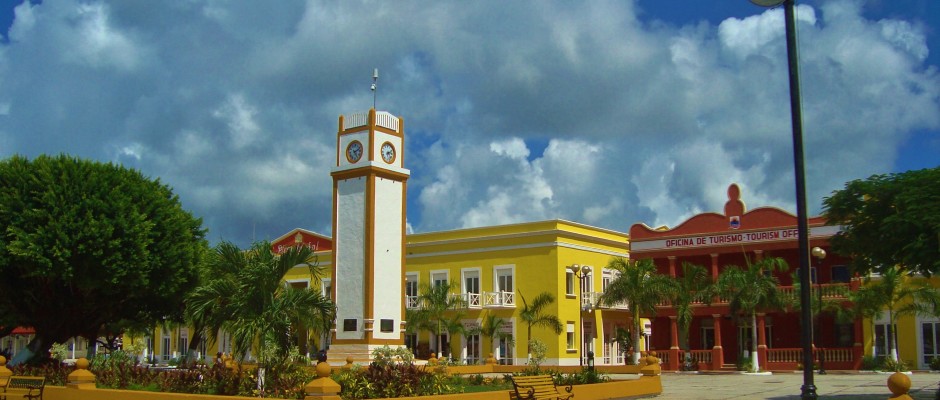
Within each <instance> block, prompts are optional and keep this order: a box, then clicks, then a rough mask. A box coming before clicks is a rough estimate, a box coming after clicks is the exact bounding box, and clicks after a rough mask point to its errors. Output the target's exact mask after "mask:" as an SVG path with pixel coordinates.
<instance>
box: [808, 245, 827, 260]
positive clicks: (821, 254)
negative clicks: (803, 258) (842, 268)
mask: <svg viewBox="0 0 940 400" xmlns="http://www.w3.org/2000/svg"><path fill="white" fill-rule="evenodd" d="M811 252H812V254H813V257H816V258H818V259H820V260H822V259H824V258H826V250H823V249H822V247H813V250H812V251H811Z"/></svg>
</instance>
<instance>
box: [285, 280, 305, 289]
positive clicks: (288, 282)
mask: <svg viewBox="0 0 940 400" xmlns="http://www.w3.org/2000/svg"><path fill="white" fill-rule="evenodd" d="M300 282H303V283H306V284H307V288H308V289H309V288H310V278H301V279H285V280H284V283H287V284H288V285H289V284H291V283H300Z"/></svg>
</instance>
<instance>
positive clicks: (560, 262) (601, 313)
mask: <svg viewBox="0 0 940 400" xmlns="http://www.w3.org/2000/svg"><path fill="white" fill-rule="evenodd" d="M292 234H293V231H292V233H289V234H287V235H285V236H283V237H292ZM405 247H406V254H405V260H406V262H405V282H404V298H403V299H383V300H386V301H389V302H392V301H401V302H404V304H405V307H406V309H417V308H420V307H421V304H419V302H418V301H417V298H418V296H419V290H420V288H421V287H422V286H424V285H434V284H439V283H441V282H448V283H450V284H451V287H452V293H451V294H452V296H454V297H457V298H460V299H461V300H462V304H464V308H463V309H462V310H456V311H454V312H452V313H451V317H452V316H453V315H455V314H456V313H458V312H459V313H461V314H463V317H462V318H461V322H462V323H463V326H464V327H465V329H466V330H467V331H469V332H472V331H473V330H474V328H478V327H480V326H481V324H482V323H483V319H484V318H485V317H486V316H487V315H489V314H492V315H494V316H496V317H497V318H499V319H501V320H502V321H503V324H502V327H501V328H500V332H501V333H502V335H494V337H486V336H483V335H481V334H479V333H476V334H454V335H453V337H451V336H450V334H448V333H444V334H443V335H442V336H443V337H442V338H441V342H443V343H444V344H443V346H441V347H442V349H443V354H444V355H445V356H448V357H450V358H453V359H455V360H459V361H461V362H466V363H470V364H478V363H482V362H483V360H484V359H485V358H486V357H488V356H489V354H490V353H493V355H494V357H496V358H497V359H498V360H499V362H501V363H504V364H519V363H525V361H526V359H527V354H526V335H527V326H526V325H525V324H524V323H523V322H522V321H521V320H520V319H519V313H520V311H521V310H522V307H523V304H524V303H523V298H525V299H528V300H531V299H533V298H535V297H536V296H538V295H539V294H540V293H542V292H548V293H550V294H552V295H553V296H554V297H555V302H553V303H552V304H551V305H550V306H549V307H548V308H546V309H545V310H544V313H546V314H551V315H556V316H558V318H559V319H560V320H561V322H562V325H563V327H564V329H563V331H562V333H561V334H560V335H556V334H555V333H554V332H553V331H551V330H550V329H547V328H540V327H533V329H532V339H539V340H541V341H542V342H543V343H545V344H546V345H547V346H548V352H547V354H546V362H545V364H547V365H578V364H579V363H581V362H582V361H584V362H586V360H580V359H579V357H584V356H586V354H587V352H589V351H593V352H594V353H595V354H596V358H595V363H596V364H597V365H603V364H622V363H623V357H622V355H621V353H620V352H619V351H618V349H617V347H616V344H615V343H613V338H614V336H615V329H616V327H623V328H626V327H627V326H628V317H629V314H628V313H627V310H626V308H625V307H615V308H609V307H599V306H598V304H597V298H598V296H599V295H600V293H601V292H603V289H604V287H605V286H606V285H607V284H608V283H609V282H610V281H611V280H612V279H613V278H614V277H615V275H614V272H613V271H610V270H606V269H605V268H604V267H605V266H606V265H607V263H608V261H609V260H610V259H611V257H627V255H628V247H629V242H628V240H627V235H626V234H624V233H621V232H616V231H611V230H606V229H601V228H596V227H592V226H588V225H584V224H579V223H574V222H569V221H563V220H550V221H540V222H531V223H521V224H512V225H500V226H491V227H483V228H471V229H458V230H452V231H443V232H431V233H421V234H411V235H407V236H406V246H405ZM317 255H318V260H319V263H320V265H321V266H326V267H328V266H329V265H330V264H331V263H332V254H331V252H330V251H321V252H317ZM573 265H579V266H581V268H580V269H579V270H578V273H577V274H576V273H575V272H574V271H573V270H572V268H571V266H573ZM585 271H588V272H585ZM579 277H583V279H579ZM286 280H287V281H288V282H292V283H294V284H300V285H303V284H304V282H309V275H308V273H307V270H306V269H305V268H297V269H296V271H295V272H292V273H291V274H289V275H288V276H287V277H286ZM331 282H332V279H331V278H326V279H324V280H323V282H321V285H322V286H321V289H322V290H324V291H325V292H331V291H332V290H331V289H332V283H331ZM383 284H393V283H391V282H389V283H383ZM404 339H405V343H406V345H407V346H408V347H410V348H412V349H414V350H415V352H416V353H418V355H419V356H426V355H427V354H428V353H429V352H434V353H438V354H440V353H441V350H442V349H441V348H438V340H437V339H436V338H434V337H433V334H432V333H431V332H428V331H423V332H417V333H416V334H412V333H409V334H405V338H404Z"/></svg>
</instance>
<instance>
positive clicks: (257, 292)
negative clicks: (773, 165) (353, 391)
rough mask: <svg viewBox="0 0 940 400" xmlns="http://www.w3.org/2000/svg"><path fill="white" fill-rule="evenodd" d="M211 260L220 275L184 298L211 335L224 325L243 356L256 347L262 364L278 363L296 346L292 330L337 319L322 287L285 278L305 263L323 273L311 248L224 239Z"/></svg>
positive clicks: (193, 316) (313, 272) (313, 273)
mask: <svg viewBox="0 0 940 400" xmlns="http://www.w3.org/2000/svg"><path fill="white" fill-rule="evenodd" d="M210 264H211V265H210V267H209V268H210V269H211V270H213V271H215V272H216V273H218V275H217V277H216V278H214V279H211V280H209V281H208V282H205V283H204V284H203V285H202V286H200V287H198V288H196V290H194V291H193V293H192V294H191V295H190V296H189V297H188V298H187V299H186V308H187V315H189V320H191V321H194V322H197V323H198V324H200V325H202V326H204V327H205V328H206V329H207V331H209V332H211V333H210V335H212V336H213V337H214V336H216V335H218V332H219V330H221V329H224V330H225V331H226V332H229V333H231V335H232V346H233V352H234V353H235V354H236V355H237V356H238V357H240V358H242V357H244V356H245V354H247V352H248V351H249V350H253V351H254V354H256V355H257V356H258V358H259V363H260V364H261V365H262V366H263V367H264V366H270V365H274V364H277V363H279V362H280V361H281V360H283V359H284V358H286V357H287V356H288V354H289V353H290V351H291V350H292V349H293V348H294V346H295V343H294V342H293V340H294V338H295V335H293V333H294V331H296V330H297V329H299V328H301V327H319V329H324V328H323V327H325V326H327V325H328V324H329V323H330V322H332V321H333V318H334V317H335V314H336V309H335V305H334V304H333V302H332V301H330V299H329V297H327V296H325V295H324V294H323V293H321V292H320V290H319V289H315V288H296V287H293V286H291V285H288V284H285V283H284V281H283V280H284V276H285V275H286V274H287V272H289V271H290V270H291V269H292V268H295V267H298V266H305V267H307V268H308V270H309V271H310V274H311V276H313V277H314V279H315V281H314V282H316V281H319V279H320V278H321V277H322V276H323V274H324V271H323V269H322V267H320V266H319V265H317V264H316V258H315V256H314V254H313V251H312V250H310V249H309V248H307V247H303V246H297V247H291V248H289V249H288V250H287V251H285V252H283V253H281V254H276V253H274V252H273V251H272V250H271V244H270V243H268V242H259V243H255V244H254V245H253V246H252V247H251V248H250V249H249V250H247V251H241V250H240V249H238V247H237V246H235V245H234V244H231V243H228V242H222V243H220V244H219V245H218V246H216V249H215V252H214V255H213V257H212V258H211V262H210Z"/></svg>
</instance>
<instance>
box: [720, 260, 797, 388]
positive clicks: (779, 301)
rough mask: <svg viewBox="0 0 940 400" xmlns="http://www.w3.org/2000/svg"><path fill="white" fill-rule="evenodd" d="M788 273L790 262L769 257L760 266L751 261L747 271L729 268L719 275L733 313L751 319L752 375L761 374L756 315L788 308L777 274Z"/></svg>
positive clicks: (734, 267) (737, 267)
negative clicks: (780, 289) (779, 272)
mask: <svg viewBox="0 0 940 400" xmlns="http://www.w3.org/2000/svg"><path fill="white" fill-rule="evenodd" d="M787 269H789V267H788V266H787V262H786V261H784V259H782V258H778V257H767V258H764V259H762V260H760V261H758V262H755V263H751V262H750V261H748V265H747V268H741V267H739V266H737V265H729V266H728V267H727V268H725V270H723V271H721V274H719V275H718V282H717V286H718V291H719V292H721V293H722V294H723V295H724V297H725V298H727V299H728V302H729V303H730V306H731V312H732V313H734V314H736V313H738V312H740V313H743V314H745V315H748V316H750V317H751V338H752V340H751V359H752V360H753V362H752V363H751V372H756V371H758V370H760V360H758V358H757V337H758V334H757V312H758V311H768V310H771V309H783V308H785V307H786V306H787V305H788V302H787V301H786V299H785V297H784V296H783V295H782V293H781V292H780V291H779V290H778V284H779V281H778V280H777V277H776V276H774V274H773V272H774V271H786V270H787Z"/></svg>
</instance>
